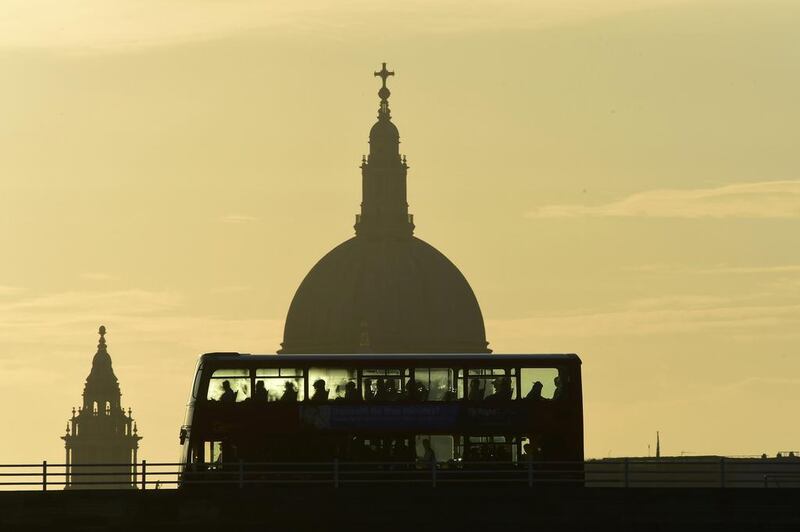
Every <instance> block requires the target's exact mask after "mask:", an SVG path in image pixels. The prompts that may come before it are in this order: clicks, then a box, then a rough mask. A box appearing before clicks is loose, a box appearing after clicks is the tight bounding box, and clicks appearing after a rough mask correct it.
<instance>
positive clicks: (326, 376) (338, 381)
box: [308, 368, 360, 402]
mask: <svg viewBox="0 0 800 532" xmlns="http://www.w3.org/2000/svg"><path fill="white" fill-rule="evenodd" d="M357 383H358V375H357V372H356V370H354V369H343V368H311V369H310V370H309V372H308V393H309V394H311V397H310V398H309V399H310V400H311V401H313V402H317V401H327V400H332V401H333V400H336V401H357V400H358V399H359V398H360V396H359V395H358V385H357Z"/></svg>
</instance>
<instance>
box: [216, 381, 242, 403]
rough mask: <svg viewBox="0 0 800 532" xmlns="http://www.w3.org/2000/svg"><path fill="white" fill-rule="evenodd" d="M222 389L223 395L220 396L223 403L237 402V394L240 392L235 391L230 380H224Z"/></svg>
mask: <svg viewBox="0 0 800 532" xmlns="http://www.w3.org/2000/svg"><path fill="white" fill-rule="evenodd" d="M222 390H223V391H222V395H221V396H220V398H219V400H220V401H221V402H222V403H225V404H233V403H235V402H236V396H237V395H239V392H234V391H233V389H232V388H231V383H230V381H227V380H224V381H222Z"/></svg>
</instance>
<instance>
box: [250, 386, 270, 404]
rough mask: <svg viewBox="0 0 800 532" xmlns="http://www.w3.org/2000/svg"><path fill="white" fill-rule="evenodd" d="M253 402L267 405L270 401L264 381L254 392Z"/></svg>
mask: <svg viewBox="0 0 800 532" xmlns="http://www.w3.org/2000/svg"><path fill="white" fill-rule="evenodd" d="M253 400H254V401H258V402H261V403H266V402H267V401H268V400H269V393H268V392H267V389H266V387H265V386H264V381H258V382H257V383H256V390H255V392H253Z"/></svg>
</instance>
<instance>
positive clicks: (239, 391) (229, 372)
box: [206, 369, 250, 403]
mask: <svg viewBox="0 0 800 532" xmlns="http://www.w3.org/2000/svg"><path fill="white" fill-rule="evenodd" d="M249 397H250V370H248V369H218V370H215V371H214V373H212V374H211V380H210V381H209V382H208V394H207V395H206V399H208V400H210V401H220V402H223V403H224V402H231V403H241V402H242V401H244V400H245V399H248V398H249Z"/></svg>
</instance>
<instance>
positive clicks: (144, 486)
mask: <svg viewBox="0 0 800 532" xmlns="http://www.w3.org/2000/svg"><path fill="white" fill-rule="evenodd" d="M146 489H147V460H142V491H144V490H146Z"/></svg>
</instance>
